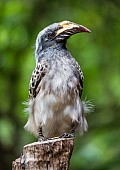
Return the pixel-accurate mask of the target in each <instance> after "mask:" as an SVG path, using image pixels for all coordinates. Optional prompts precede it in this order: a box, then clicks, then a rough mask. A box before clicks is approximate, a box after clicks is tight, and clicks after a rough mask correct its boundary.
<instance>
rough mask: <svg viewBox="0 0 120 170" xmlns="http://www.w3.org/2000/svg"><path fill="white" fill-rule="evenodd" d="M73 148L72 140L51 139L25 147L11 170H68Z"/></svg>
mask: <svg viewBox="0 0 120 170" xmlns="http://www.w3.org/2000/svg"><path fill="white" fill-rule="evenodd" d="M73 147H74V139H73V138H53V139H50V140H46V141H43V142H34V143H31V144H28V145H25V146H24V148H23V153H22V154H21V157H20V158H18V159H16V160H15V161H13V163H12V170H68V169H69V162H70V158H71V155H72V151H73Z"/></svg>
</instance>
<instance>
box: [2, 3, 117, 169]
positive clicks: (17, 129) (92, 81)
mask: <svg viewBox="0 0 120 170" xmlns="http://www.w3.org/2000/svg"><path fill="white" fill-rule="evenodd" d="M62 20H70V21H73V22H76V23H79V24H82V25H84V26H86V27H88V28H89V29H90V30H91V31H92V33H91V34H85V33H83V34H77V35H75V36H73V37H71V38H70V39H69V41H68V44H67V46H68V49H69V51H70V52H71V53H72V55H73V56H74V57H75V58H76V60H77V61H78V62H79V63H80V65H81V68H82V70H83V72H84V76H85V80H84V91H83V96H82V98H83V99H84V98H85V97H87V99H88V100H91V101H92V103H93V104H94V105H95V111H94V113H92V114H89V115H88V116H87V120H88V123H89V131H88V133H86V134H85V135H84V136H82V137H79V136H78V135H76V138H75V148H74V152H73V155H72V159H71V166H70V170H119V169H120V1H119V0H114V1H113V0H106V1H105V0H96V1H93V0H88V1H84V0H76V1H75V0H74V1H73V0H66V1H65V0H64V1H63V0H60V1H58V0H49V1H48V0H8V1H7V0H2V1H0V169H1V170H9V169H11V164H12V161H13V160H14V159H16V158H17V157H19V156H20V154H21V152H22V148H23V146H24V145H25V144H28V143H31V142H33V141H36V138H34V137H33V136H32V135H31V134H29V133H28V132H25V131H24V129H23V126H24V125H25V123H26V121H27V116H26V115H25V113H24V111H23V109H24V105H23V104H22V102H23V101H26V100H27V98H28V85H29V80H30V76H31V73H32V70H33V69H34V67H35V60H34V51H33V47H34V43H35V39H36V36H37V34H38V32H39V31H40V30H41V29H43V28H44V27H46V26H48V25H49V24H51V23H54V22H58V21H62Z"/></svg>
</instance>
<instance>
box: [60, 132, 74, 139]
mask: <svg viewBox="0 0 120 170" xmlns="http://www.w3.org/2000/svg"><path fill="white" fill-rule="evenodd" d="M74 137H75V135H74V134H73V133H63V134H62V135H61V136H59V138H74Z"/></svg>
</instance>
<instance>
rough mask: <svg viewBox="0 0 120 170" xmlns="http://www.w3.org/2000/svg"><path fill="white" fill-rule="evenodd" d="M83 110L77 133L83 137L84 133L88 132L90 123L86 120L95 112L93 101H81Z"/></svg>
mask: <svg viewBox="0 0 120 170" xmlns="http://www.w3.org/2000/svg"><path fill="white" fill-rule="evenodd" d="M81 108H82V114H81V116H80V120H79V122H80V124H79V126H78V128H77V131H79V132H80V134H81V135H82V134H83V133H84V132H86V131H87V130H88V123H87V120H86V115H87V114H89V113H92V112H93V111H94V105H93V104H92V102H91V101H86V100H84V101H81Z"/></svg>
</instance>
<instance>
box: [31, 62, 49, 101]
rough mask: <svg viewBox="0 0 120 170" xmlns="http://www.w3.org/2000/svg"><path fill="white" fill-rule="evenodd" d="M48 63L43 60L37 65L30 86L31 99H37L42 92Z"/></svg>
mask: <svg viewBox="0 0 120 170" xmlns="http://www.w3.org/2000/svg"><path fill="white" fill-rule="evenodd" d="M47 69H48V63H47V61H46V60H41V61H39V62H38V63H37V65H36V67H35V69H34V71H33V73H32V76H31V79H30V84H29V98H35V97H36V95H37V94H38V92H39V90H40V86H39V84H40V82H41V80H42V79H43V77H44V76H45V74H46V71H47Z"/></svg>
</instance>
